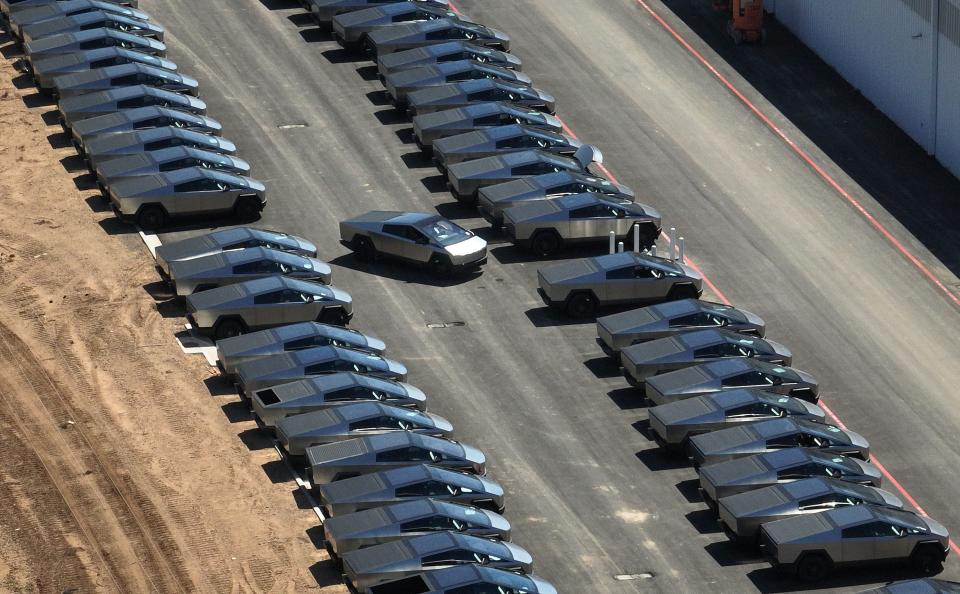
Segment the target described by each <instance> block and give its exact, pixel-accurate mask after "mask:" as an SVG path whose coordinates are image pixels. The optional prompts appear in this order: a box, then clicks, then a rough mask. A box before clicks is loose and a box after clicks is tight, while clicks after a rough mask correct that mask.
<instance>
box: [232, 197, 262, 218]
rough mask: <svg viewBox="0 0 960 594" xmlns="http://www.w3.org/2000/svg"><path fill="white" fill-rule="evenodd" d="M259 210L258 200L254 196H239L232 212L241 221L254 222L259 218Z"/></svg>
mask: <svg viewBox="0 0 960 594" xmlns="http://www.w3.org/2000/svg"><path fill="white" fill-rule="evenodd" d="M261 208H262V207H261V204H260V199H259V198H257V197H256V196H241V197H240V198H239V199H238V200H237V204H236V206H234V207H233V210H234V212H235V213H236V215H237V218H238V219H240V220H241V221H256V220H257V219H259V218H260V210H261Z"/></svg>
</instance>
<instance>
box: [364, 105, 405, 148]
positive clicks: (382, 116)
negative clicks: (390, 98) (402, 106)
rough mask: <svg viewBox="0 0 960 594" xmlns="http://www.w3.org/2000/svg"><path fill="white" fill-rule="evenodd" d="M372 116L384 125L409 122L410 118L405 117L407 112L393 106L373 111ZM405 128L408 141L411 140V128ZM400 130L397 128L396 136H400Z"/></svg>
mask: <svg viewBox="0 0 960 594" xmlns="http://www.w3.org/2000/svg"><path fill="white" fill-rule="evenodd" d="M373 117H375V118H377V120H378V121H379V122H380V123H381V124H383V125H384V126H392V125H394V124H407V123H409V122H410V118H408V117H407V114H405V113H403V112H402V111H400V110H399V109H396V108H393V107H391V108H389V109H381V110H380V111H375V112H373ZM406 130H409V135H410V142H413V128H407V129H406ZM402 131H403V130H397V136H400V132H402ZM400 140H403V138H402V137H401V138H400Z"/></svg>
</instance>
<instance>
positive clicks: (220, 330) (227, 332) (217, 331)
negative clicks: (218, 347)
mask: <svg viewBox="0 0 960 594" xmlns="http://www.w3.org/2000/svg"><path fill="white" fill-rule="evenodd" d="M245 331H246V327H245V326H244V325H243V322H241V321H240V320H220V321H219V322H217V325H216V327H215V328H214V329H213V337H214V338H216V339H217V340H222V339H224V338H233V337H234V336H240V335H241V334H243V333H244V332H245Z"/></svg>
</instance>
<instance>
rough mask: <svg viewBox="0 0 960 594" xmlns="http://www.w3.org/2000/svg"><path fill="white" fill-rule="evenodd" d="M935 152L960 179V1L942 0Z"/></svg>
mask: <svg viewBox="0 0 960 594" xmlns="http://www.w3.org/2000/svg"><path fill="white" fill-rule="evenodd" d="M939 8H940V39H939V42H940V43H939V52H938V55H937V66H938V68H937V70H938V73H939V76H938V78H937V136H936V147H935V152H936V155H937V158H938V159H939V160H940V162H941V163H943V164H944V165H946V166H947V168H948V169H949V170H950V171H952V172H953V173H954V175H957V176H958V177H960V0H940V6H939Z"/></svg>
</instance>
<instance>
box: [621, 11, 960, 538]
mask: <svg viewBox="0 0 960 594" xmlns="http://www.w3.org/2000/svg"><path fill="white" fill-rule="evenodd" d="M636 2H637V4H639V5H640V6H641V7H642V8H643V9H644V10H645V11H647V13H649V14H650V16H651V17H653V18H654V20H656V21H657V22H658V23H659V24H660V26H661V27H663V28H664V29H665V30H666V31H667V32H668V33H669V34H670V35H671V36H672V37H673V38H674V39H676V40H677V42H679V43H680V45H682V46H683V47H684V48H685V49H686V50H687V51H688V52H690V54H692V55H693V56H694V57H695V58H696V59H697V61H699V62H700V63H701V64H702V65H703V66H704V67H705V68H706V69H707V70H708V71H710V73H711V74H713V75H714V77H716V78H717V80H719V81H720V82H721V83H722V84H723V86H725V87H726V88H727V89H728V90H729V91H730V92H731V93H733V94H734V96H736V97H737V98H738V99H739V100H740V101H741V102H742V103H743V104H744V105H746V106H747V108H748V109H749V110H750V111H751V112H753V113H754V115H756V116H757V117H758V118H759V119H760V120H761V121H762V122H763V123H764V124H766V126H767V127H768V128H770V130H772V131H773V133H774V134H776V135H777V136H778V137H780V139H782V140H783V141H784V142H785V143H786V144H787V146H789V147H790V148H791V149H792V150H793V151H794V152H795V153H796V154H797V155H798V156H800V158H801V159H803V160H804V161H805V162H806V163H807V164H808V165H809V166H810V167H811V168H812V169H813V170H814V171H815V172H816V173H817V174H818V175H819V176H820V177H821V178H822V179H823V180H824V181H825V182H827V184H828V185H829V186H830V187H832V188H833V189H834V190H836V191H837V193H838V194H840V196H842V197H843V198H844V199H845V200H846V201H847V202H849V203H850V204H851V205H852V206H853V207H854V208H855V209H856V210H857V211H858V212H859V213H860V214H861V215H863V216H864V218H866V219H867V221H869V222H870V224H871V225H873V226H874V228H876V229H877V230H878V231H880V233H881V234H882V235H883V236H884V237H885V238H886V239H887V240H888V241H889V242H890V243H891V244H893V246H894V247H895V248H896V249H897V250H898V251H899V252H900V253H901V254H903V255H904V256H905V257H906V258H907V260H909V261H910V262H911V263H912V264H913V265H914V266H915V267H916V268H917V269H919V270H920V271H921V272H922V273H923V274H924V275H925V276H926V277H927V278H929V279H930V280H931V281H933V283H934V284H935V285H936V286H937V287H939V288H940V289H941V290H942V291H943V292H944V293H945V294H946V295H947V296H948V297H949V298H950V299H951V300H952V301H953V302H954V303H955V304H957V305H960V297H957V295H956V294H954V293H953V292H952V291H950V290H949V289H948V288H947V287H946V286H945V285H944V284H943V283H942V282H940V280H939V279H938V278H937V277H936V276H934V274H933V273H932V272H931V271H930V270H929V269H927V267H926V266H924V265H923V263H922V262H920V260H918V259H917V258H916V257H915V256H914V255H913V254H911V253H910V252H909V251H907V249H906V248H905V247H904V246H903V244H901V243H900V242H899V241H898V240H897V239H896V238H895V237H894V236H893V235H892V234H891V233H890V232H889V231H888V230H887V229H886V227H884V226H883V225H882V224H881V223H880V222H879V221H877V220H876V219H875V218H874V217H873V215H871V214H870V213H869V212H867V210H866V209H865V208H864V207H863V206H862V205H861V204H860V202H859V201H857V200H856V199H855V198H854V197H853V196H851V195H850V194H849V193H847V191H846V190H844V189H843V187H841V186H840V184H839V183H837V181H836V180H834V179H833V178H832V177H830V175H829V174H827V172H826V171H824V170H823V169H822V168H821V167H820V166H819V165H817V164H816V163H815V162H814V161H813V158H812V157H810V155H809V154H807V152H806V151H804V150H803V149H801V148H800V147H799V146H797V144H796V143H795V142H793V140H791V139H790V137H788V136H787V135H786V134H785V133H784V132H783V130H781V129H780V128H779V127H778V126H777V125H776V124H774V123H773V122H772V121H771V120H770V118H768V117H767V116H766V115H765V114H764V113H763V112H761V111H760V109H759V108H757V106H756V105H754V104H753V103H752V102H751V101H750V100H749V99H747V98H746V96H744V95H743V93H741V92H740V90H739V89H737V88H736V87H735V86H733V83H731V82H730V81H729V80H727V78H726V77H724V76H723V75H722V74H720V72H719V71H718V70H717V69H716V68H714V67H713V65H712V64H710V62H708V61H707V59H706V58H704V57H703V55H702V54H701V53H700V52H698V51H697V50H696V49H694V48H693V46H691V45H690V44H689V43H687V41H686V40H685V39H684V38H683V37H681V36H680V34H679V33H677V32H676V31H675V30H674V29H673V27H671V26H670V25H669V24H668V23H667V22H666V21H665V20H664V19H663V17H661V16H660V15H659V14H657V13H656V12H654V11H653V9H651V8H650V6H649V5H648V4H647V3H646V2H645V1H644V0H636ZM689 264H690V266H691V267H693V268H694V269H695V270H697V272H700V271H699V269H696V267H695V266H694V264H693V263H692V262H689ZM701 275H702V273H701ZM704 281H705V282H707V283H708V285H709V286H711V287H713V283H710V282H709V281H707V278H706V276H704ZM714 292H715V293H717V296H718V297H720V299H721V300H722V301H724V302H725V303H727V304H729V301H728V300H727V299H726V298H725V297H724V296H723V293H720V292H719V291H717V290H716V289H714ZM819 405H820V407H821V408H823V410H824V412H826V413H827V416H828V417H829V418H830V420H832V421H833V422H834V424H836V425H837V426H838V427H840V428H841V429H846V428H847V427H846V425H845V424H844V423H843V421H842V420H840V417H838V416H837V415H836V413H834V412H833V410H831V409H830V407H828V406H827V405H826V404H825V403H824V402H823V401H822V400H821V401H820V402H819ZM871 462H872V463H873V465H874V466H876V467H877V469H879V470H880V473H881V474H882V475H883V477H884V478H885V479H886V480H887V481H888V482H889V483H890V484H891V485H893V486H894V488H896V490H897V491H899V492H900V494H901V495H903V497H904V499H906V500H907V502H908V503H909V504H910V505H911V506H913V508H914V509H916V510H917V513H919V514H921V515H924V516H926V515H928V514H927V512H926V511H925V510H924V509H923V507H921V505H920V504H919V503H918V502H917V500H916V499H915V498H914V497H913V495H911V494H910V492H909V491H907V489H906V487H904V486H903V485H902V484H900V481H898V480H897V479H896V478H895V477H894V476H893V475H892V474H891V473H890V471H888V470H887V468H886V467H885V466H884V465H883V464H881V463H880V461H879V460H877V459H876V458H872V459H871ZM950 548H951V549H953V551H954V553H956V554H957V555H960V547H958V546H957V544H956V543H955V542H953V541H952V540H951V541H950Z"/></svg>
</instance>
